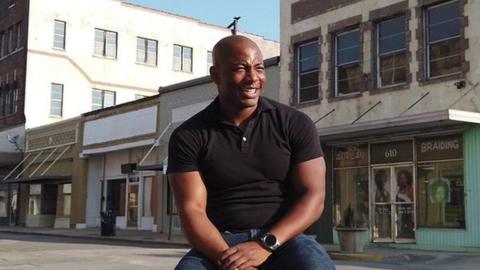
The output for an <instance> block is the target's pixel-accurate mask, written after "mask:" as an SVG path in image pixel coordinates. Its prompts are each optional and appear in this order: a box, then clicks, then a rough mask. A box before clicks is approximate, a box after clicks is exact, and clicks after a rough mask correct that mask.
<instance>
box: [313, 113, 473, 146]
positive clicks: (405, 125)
mask: <svg viewBox="0 0 480 270" xmlns="http://www.w3.org/2000/svg"><path fill="white" fill-rule="evenodd" d="M468 123H475V124H480V113H476V112H468V111H461V110H452V109H449V110H443V111H437V112H430V113H423V114H415V115H407V116H401V117H396V118H390V119H382V120H377V121H369V122H357V123H355V124H348V125H340V126H334V127H325V128H318V129H317V132H318V134H319V136H320V139H321V140H322V141H323V142H331V141H341V140H347V139H352V138H359V137H369V136H381V135H385V134H389V135H395V134H401V133H402V132H421V131H422V130H423V131H425V130H429V129H432V128H450V127H458V126H461V125H465V124H468Z"/></svg>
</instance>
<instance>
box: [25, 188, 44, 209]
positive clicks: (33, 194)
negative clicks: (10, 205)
mask: <svg viewBox="0 0 480 270" xmlns="http://www.w3.org/2000/svg"><path fill="white" fill-rule="evenodd" d="M29 192H30V193H29V199H28V214H29V215H32V216H35V215H40V207H41V200H42V198H41V196H42V185H30V191H29Z"/></svg>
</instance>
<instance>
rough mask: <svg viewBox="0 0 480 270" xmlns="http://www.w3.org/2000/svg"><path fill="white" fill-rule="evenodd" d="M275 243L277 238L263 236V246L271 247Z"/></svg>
mask: <svg viewBox="0 0 480 270" xmlns="http://www.w3.org/2000/svg"><path fill="white" fill-rule="evenodd" d="M276 243H277V238H276V237H275V236H273V235H271V234H269V235H266V236H265V244H266V245H267V246H273V245H275V244H276Z"/></svg>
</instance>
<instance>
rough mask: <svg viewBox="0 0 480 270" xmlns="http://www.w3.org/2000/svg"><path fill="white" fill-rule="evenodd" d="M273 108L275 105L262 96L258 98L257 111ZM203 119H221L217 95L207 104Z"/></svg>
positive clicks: (210, 120) (212, 120) (213, 120)
mask: <svg viewBox="0 0 480 270" xmlns="http://www.w3.org/2000/svg"><path fill="white" fill-rule="evenodd" d="M273 109H275V106H273V104H272V103H271V102H270V101H269V100H268V99H267V98H264V97H262V96H260V98H259V99H258V106H257V112H262V113H263V112H266V111H270V110H273ZM203 119H204V120H206V121H209V122H216V121H220V122H221V121H223V120H224V118H223V115H222V111H221V109H220V99H219V98H218V96H217V97H216V98H215V99H214V100H213V101H212V103H210V105H208V107H207V108H206V110H205V113H204V114H203Z"/></svg>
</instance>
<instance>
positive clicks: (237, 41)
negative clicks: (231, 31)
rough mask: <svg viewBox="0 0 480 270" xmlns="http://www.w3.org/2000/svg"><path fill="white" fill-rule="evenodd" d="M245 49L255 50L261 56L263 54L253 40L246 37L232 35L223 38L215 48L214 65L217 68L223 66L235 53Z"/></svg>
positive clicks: (213, 53) (213, 54)
mask: <svg viewBox="0 0 480 270" xmlns="http://www.w3.org/2000/svg"><path fill="white" fill-rule="evenodd" d="M243 48H254V49H256V50H257V51H258V53H259V54H260V55H261V54H262V53H261V51H260V48H259V47H258V46H257V44H256V43H255V42H253V41H252V40H251V39H249V38H247V37H245V36H239V35H232V36H228V37H225V38H222V39H221V40H220V41H218V42H217V44H215V46H214V47H213V52H212V56H213V65H214V66H217V67H219V66H221V64H222V62H224V61H225V59H227V58H229V57H232V55H233V54H234V53H235V51H237V50H239V49H243ZM262 58H263V57H262Z"/></svg>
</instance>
